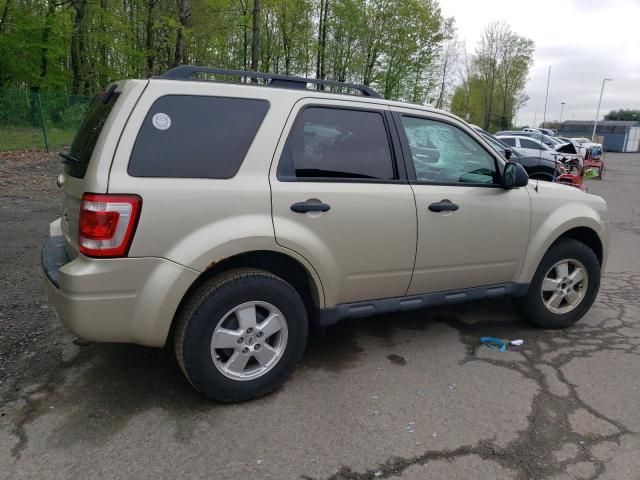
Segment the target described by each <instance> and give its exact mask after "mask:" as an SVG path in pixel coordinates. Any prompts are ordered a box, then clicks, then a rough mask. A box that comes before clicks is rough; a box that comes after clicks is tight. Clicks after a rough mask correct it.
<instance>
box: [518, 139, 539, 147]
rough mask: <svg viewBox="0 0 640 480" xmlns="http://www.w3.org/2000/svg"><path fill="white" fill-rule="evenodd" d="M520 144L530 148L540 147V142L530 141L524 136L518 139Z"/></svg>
mask: <svg viewBox="0 0 640 480" xmlns="http://www.w3.org/2000/svg"><path fill="white" fill-rule="evenodd" d="M520 146H521V147H522V148H531V149H539V148H541V146H540V144H538V143H536V142H532V141H531V140H527V139H526V138H521V139H520Z"/></svg>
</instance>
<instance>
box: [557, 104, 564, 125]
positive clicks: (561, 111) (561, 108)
mask: <svg viewBox="0 0 640 480" xmlns="http://www.w3.org/2000/svg"><path fill="white" fill-rule="evenodd" d="M564 104H565V102H560V121H559V122H558V123H562V114H563V113H564Z"/></svg>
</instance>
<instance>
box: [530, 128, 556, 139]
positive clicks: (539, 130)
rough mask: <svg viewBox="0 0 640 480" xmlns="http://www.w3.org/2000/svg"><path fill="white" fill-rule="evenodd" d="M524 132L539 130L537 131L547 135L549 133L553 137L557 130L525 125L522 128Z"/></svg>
mask: <svg viewBox="0 0 640 480" xmlns="http://www.w3.org/2000/svg"><path fill="white" fill-rule="evenodd" d="M522 131H523V132H533V133H535V132H537V133H544V134H545V135H548V136H550V137H553V136H555V135H556V131H555V130H552V129H551V128H533V127H525V128H523V129H522Z"/></svg>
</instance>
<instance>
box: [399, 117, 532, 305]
mask: <svg viewBox="0 0 640 480" xmlns="http://www.w3.org/2000/svg"><path fill="white" fill-rule="evenodd" d="M396 119H397V122H398V123H399V124H400V128H399V130H400V131H401V133H404V134H405V136H404V137H403V139H402V140H403V143H404V150H405V151H406V152H407V153H406V156H407V157H410V159H408V162H407V163H408V165H407V168H408V169H409V170H411V169H413V171H412V172H410V173H409V174H410V176H412V177H413V179H412V187H413V189H414V192H415V198H416V207H417V217H418V248H417V255H416V265H415V270H414V274H413V280H412V281H411V286H410V289H409V294H421V293H431V292H438V291H445V290H456V289H462V288H469V287H477V286H488V285H495V284H501V283H507V282H512V281H514V280H515V279H516V278H517V276H518V274H519V272H520V269H521V268H522V263H523V260H524V255H525V252H526V249H527V244H528V240H529V228H530V221H531V204H530V197H529V193H528V191H527V189H526V188H517V189H504V188H502V187H501V186H500V177H501V173H500V169H501V165H500V163H498V162H502V160H499V159H498V155H497V153H496V152H493V151H491V150H490V149H489V148H488V147H485V146H484V145H483V144H482V143H481V142H480V141H479V140H478V138H477V137H476V134H475V133H474V132H473V131H472V130H471V129H466V130H465V129H463V128H461V127H459V126H457V125H456V124H455V123H452V122H451V121H450V120H448V119H447V118H446V117H444V116H440V115H437V114H433V115H430V116H424V115H422V114H421V115H420V116H419V115H416V113H415V112H412V111H410V110H406V111H402V112H399V114H398V115H397V116H396Z"/></svg>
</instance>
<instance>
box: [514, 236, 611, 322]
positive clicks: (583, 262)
mask: <svg viewBox="0 0 640 480" xmlns="http://www.w3.org/2000/svg"><path fill="white" fill-rule="evenodd" d="M599 287H600V263H599V262H598V258H597V257H596V255H595V253H594V252H593V250H591V249H590V248H589V247H588V246H586V245H585V244H584V243H581V242H579V241H577V240H574V239H571V238H565V239H561V240H559V241H557V242H556V243H555V244H553V245H552V246H551V248H550V249H549V250H548V251H547V253H546V254H545V256H544V257H543V258H542V261H541V262H540V265H539V266H538V269H537V270H536V273H535V275H534V277H533V281H532V282H531V285H530V286H529V291H528V292H527V295H526V296H524V297H522V298H516V299H514V303H515V305H516V307H517V308H518V310H519V311H520V313H521V314H522V315H523V316H524V317H525V318H527V319H528V320H529V321H531V322H532V323H533V324H535V325H537V326H539V327H542V328H564V327H568V326H570V325H573V324H574V323H575V322H577V321H578V320H580V319H581V318H582V317H583V316H584V314H585V313H586V312H587V311H588V310H589V308H590V307H591V305H592V304H593V301H594V300H595V297H596V295H597V294H598V289H599Z"/></svg>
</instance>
